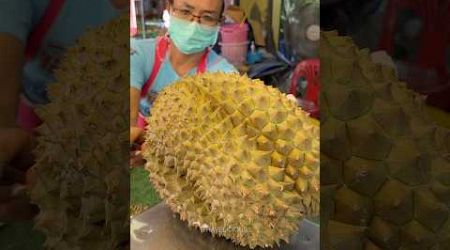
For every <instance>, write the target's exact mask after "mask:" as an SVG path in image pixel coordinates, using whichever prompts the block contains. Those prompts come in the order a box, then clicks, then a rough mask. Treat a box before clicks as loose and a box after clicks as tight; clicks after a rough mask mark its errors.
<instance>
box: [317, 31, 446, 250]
mask: <svg viewBox="0 0 450 250" xmlns="http://www.w3.org/2000/svg"><path fill="white" fill-rule="evenodd" d="M320 58H321V83H322V90H321V99H320V108H321V116H322V117H321V124H322V127H321V156H320V157H321V161H322V168H323V169H322V171H321V172H322V176H321V232H322V235H321V241H322V249H342V250H348V249H421V250H422V249H450V219H449V218H448V217H449V214H448V213H449V205H450V161H449V152H450V150H449V147H448V142H449V141H450V140H449V139H450V137H449V136H450V132H449V131H448V130H446V129H443V128H440V127H437V126H435V125H434V123H433V122H432V121H431V120H430V118H429V117H428V116H427V114H426V112H425V109H424V101H423V98H422V97H421V96H419V95H418V94H416V93H414V92H413V91H411V90H409V89H408V88H407V87H406V86H405V84H404V83H402V82H400V81H399V80H398V79H397V77H396V75H395V72H394V70H393V69H392V68H391V67H389V66H383V65H380V64H375V63H373V62H372V61H371V58H370V55H369V51H368V50H365V49H363V50H360V49H359V48H358V47H357V46H356V45H355V44H354V43H353V41H352V40H351V39H350V38H348V37H341V36H338V35H337V33H335V32H324V33H323V35H322V36H321V45H320Z"/></svg>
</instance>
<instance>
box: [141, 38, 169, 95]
mask: <svg viewBox="0 0 450 250" xmlns="http://www.w3.org/2000/svg"><path fill="white" fill-rule="evenodd" d="M168 47H169V39H168V38H167V37H166V36H163V37H158V39H157V40H156V49H155V62H154V63H153V68H152V71H151V73H150V76H149V77H148V79H147V81H146V82H145V84H144V86H142V90H141V98H143V97H145V96H146V95H147V93H148V92H149V91H150V89H151V87H152V85H153V82H154V81H155V79H156V76H157V75H158V73H159V69H160V68H161V65H162V63H163V61H164V58H165V57H166V53H167V48H168Z"/></svg>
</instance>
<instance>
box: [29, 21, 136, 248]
mask: <svg viewBox="0 0 450 250" xmlns="http://www.w3.org/2000/svg"><path fill="white" fill-rule="evenodd" d="M128 23H129V22H128V19H127V18H120V19H117V20H114V21H112V22H110V23H108V24H106V25H104V26H101V27H100V28H97V29H92V30H90V31H88V32H87V33H85V35H83V36H82V37H81V38H80V39H79V41H78V42H77V44H76V45H75V46H73V47H71V48H69V49H68V51H67V54H66V55H65V57H64V59H63V60H62V62H61V64H60V66H59V69H58V70H57V71H56V73H55V77H56V83H53V84H51V85H50V87H49V98H50V100H51V102H50V103H49V104H47V105H44V106H42V107H40V108H39V109H38V110H37V112H38V115H39V116H40V117H41V119H42V120H43V124H42V125H41V126H40V127H39V128H38V133H39V134H40V135H39V137H38V146H37V148H36V158H37V159H36V164H35V165H34V166H33V168H32V171H33V176H34V177H33V180H32V183H31V184H30V185H31V186H30V196H31V199H32V201H33V202H34V203H36V204H37V205H38V206H39V208H40V213H39V214H38V216H37V218H36V228H37V229H39V230H41V231H43V232H44V233H45V234H46V242H45V247H46V249H58V250H60V249H69V250H70V249H74V250H75V249H79V250H81V249H92V250H95V249H99V250H105V249H126V248H128V246H129V229H128V228H129V227H128V225H129V205H128V202H129V199H128V197H129V174H128V172H129V170H128V157H129V152H128V150H129V142H128V140H129V118H128V117H129V115H128V114H129V111H128V106H129V104H128V103H129V99H128V96H129V76H128V72H129V63H128V60H127V58H129V53H130V49H129V44H128V39H125V40H124V39H123V34H127V32H128V29H129V25H128Z"/></svg>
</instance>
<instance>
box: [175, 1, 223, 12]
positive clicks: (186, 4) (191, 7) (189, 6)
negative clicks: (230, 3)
mask: <svg viewBox="0 0 450 250" xmlns="http://www.w3.org/2000/svg"><path fill="white" fill-rule="evenodd" d="M182 5H183V6H184V7H186V8H189V9H195V7H194V6H192V5H190V4H188V3H184V2H183V4H182ZM200 13H202V14H204V13H207V14H217V11H214V10H201V12H200Z"/></svg>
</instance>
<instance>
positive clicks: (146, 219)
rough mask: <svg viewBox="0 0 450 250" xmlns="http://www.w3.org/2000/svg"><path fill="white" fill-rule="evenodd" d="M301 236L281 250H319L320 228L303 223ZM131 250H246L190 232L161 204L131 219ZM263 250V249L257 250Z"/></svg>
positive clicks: (295, 236)
mask: <svg viewBox="0 0 450 250" xmlns="http://www.w3.org/2000/svg"><path fill="white" fill-rule="evenodd" d="M300 226H301V227H300V228H301V229H300V232H301V233H300V232H299V233H297V234H295V235H293V236H292V237H291V239H290V244H283V245H282V246H280V247H279V248H272V249H278V250H316V249H317V250H318V249H319V247H320V243H319V235H320V233H319V231H320V230H319V226H318V225H317V224H315V223H313V222H311V221H308V220H304V221H303V222H302V223H301V225H300ZM130 237H131V250H247V249H249V248H245V247H240V246H237V245H235V244H234V243H232V242H231V241H230V240H227V239H225V238H222V237H213V236H212V235H211V234H209V233H200V231H199V230H197V229H194V228H189V227H188V225H187V223H186V222H183V221H181V220H179V219H178V216H177V215H176V214H174V213H173V212H172V211H171V210H170V209H169V208H168V207H166V206H165V205H163V204H162V203H160V204H158V205H156V206H154V207H152V208H150V209H148V210H146V211H145V212H143V213H141V214H140V215H138V216H135V217H134V218H132V219H131V226H130ZM256 249H262V248H256Z"/></svg>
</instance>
